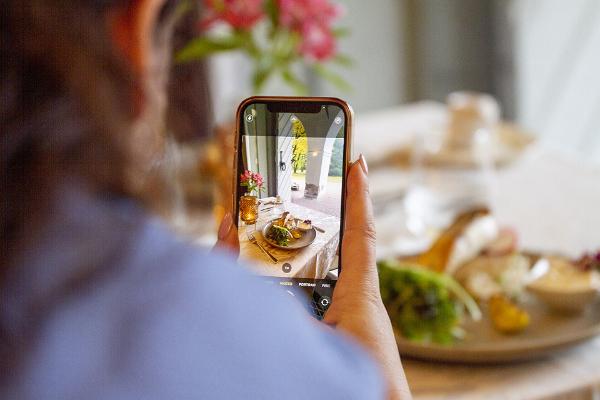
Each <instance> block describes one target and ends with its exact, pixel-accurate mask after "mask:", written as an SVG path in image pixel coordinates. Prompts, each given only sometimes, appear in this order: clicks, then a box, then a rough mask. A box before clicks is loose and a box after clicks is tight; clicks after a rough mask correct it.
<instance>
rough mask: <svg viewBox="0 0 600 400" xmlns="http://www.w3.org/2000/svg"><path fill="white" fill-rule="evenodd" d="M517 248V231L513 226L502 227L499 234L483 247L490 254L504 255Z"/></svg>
mask: <svg viewBox="0 0 600 400" xmlns="http://www.w3.org/2000/svg"><path fill="white" fill-rule="evenodd" d="M516 250H517V233H516V232H515V231H514V230H513V229H511V228H501V229H500V231H499V232H498V236H497V237H496V239H494V240H493V241H492V242H490V243H489V244H488V245H487V246H485V247H484V248H483V254H485V255H488V256H504V255H506V254H510V253H513V252H515V251H516Z"/></svg>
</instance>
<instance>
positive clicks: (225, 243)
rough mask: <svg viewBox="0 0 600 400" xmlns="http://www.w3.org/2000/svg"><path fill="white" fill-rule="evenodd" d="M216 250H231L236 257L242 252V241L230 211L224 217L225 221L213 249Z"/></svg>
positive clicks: (222, 222)
mask: <svg viewBox="0 0 600 400" xmlns="http://www.w3.org/2000/svg"><path fill="white" fill-rule="evenodd" d="M214 250H222V251H226V252H229V253H230V254H232V255H233V256H234V257H235V258H237V257H238V256H239V254H240V241H239V237H238V233H237V228H236V226H235V224H234V223H233V218H232V217H231V213H230V212H228V213H226V214H225V216H224V217H223V221H221V225H220V226H219V233H218V239H217V243H215V246H214V247H213V251H214Z"/></svg>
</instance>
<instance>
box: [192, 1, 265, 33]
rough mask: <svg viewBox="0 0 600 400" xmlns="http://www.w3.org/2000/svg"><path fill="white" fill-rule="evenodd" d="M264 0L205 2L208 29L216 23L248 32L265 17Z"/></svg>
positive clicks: (205, 19)
mask: <svg viewBox="0 0 600 400" xmlns="http://www.w3.org/2000/svg"><path fill="white" fill-rule="evenodd" d="M263 1H264V0H204V7H205V14H206V15H205V17H204V19H203V20H202V22H201V26H202V28H204V29H206V28H209V27H210V26H212V25H213V24H214V23H215V22H225V23H227V24H229V25H231V27H233V28H235V29H241V30H248V29H250V28H252V27H253V26H254V25H255V24H256V23H257V22H259V21H260V20H261V19H262V18H263V17H264V16H265V13H264V10H263Z"/></svg>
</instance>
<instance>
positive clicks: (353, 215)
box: [0, 0, 410, 399]
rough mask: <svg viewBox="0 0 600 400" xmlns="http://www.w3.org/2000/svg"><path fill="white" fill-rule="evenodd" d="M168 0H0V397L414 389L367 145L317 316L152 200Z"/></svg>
mask: <svg viewBox="0 0 600 400" xmlns="http://www.w3.org/2000/svg"><path fill="white" fill-rule="evenodd" d="M177 5H178V4H177V2H176V1H166V0H95V1H93V0H87V1H86V0H73V1H70V2H64V1H60V0H30V1H28V2H22V1H20V0H14V1H5V2H4V4H3V7H2V24H1V25H0V27H1V28H0V29H2V45H1V52H2V58H1V59H2V64H1V69H2V70H1V75H0V76H1V78H0V79H1V82H2V84H1V93H2V106H1V109H0V113H1V118H2V127H3V128H2V149H1V154H2V161H1V162H2V167H1V168H2V174H3V177H4V178H3V186H4V187H3V190H2V197H3V198H2V213H1V222H2V232H3V238H2V243H3V252H2V256H1V257H2V260H1V261H2V262H1V265H2V267H0V268H1V269H0V297H1V303H0V364H1V365H2V371H3V372H2V374H0V398H3V399H30V398H31V399H33V398H45V399H70V398H110V399H113V398H115V399H137V398H145V399H147V398H168V399H174V398H218V399H230V398H260V399H271V398H273V399H274V398H278V399H279V398H290V399H294V398H306V397H309V396H317V397H319V398H340V399H341V398H344V399H347V398H357V399H369V398H374V399H376V398H382V397H387V398H393V399H400V398H402V399H407V398H410V393H409V391H408V388H407V385H406V381H405V378H404V373H403V371H402V366H401V363H400V359H399V356H398V352H397V348H396V345H395V342H394V338H393V334H392V330H391V326H390V322H389V319H388V317H387V314H386V313H385V309H384V307H383V304H382V302H381V297H380V295H379V291H378V280H377V273H376V268H375V253H374V242H375V235H374V229H373V222H372V215H371V206H370V202H369V198H368V185H367V173H368V169H367V165H366V162H365V160H364V158H362V157H361V159H360V160H359V161H358V162H356V163H354V164H353V166H352V168H351V170H350V172H349V176H348V185H349V193H350V195H349V198H348V204H347V207H348V210H347V211H348V224H347V225H348V226H347V227H346V231H345V235H344V243H343V246H342V247H343V249H342V251H343V259H344V260H349V261H348V262H346V261H345V262H344V266H343V268H344V272H343V273H342V274H341V276H340V279H339V282H338V284H337V287H336V291H335V294H334V298H333V304H332V306H331V308H330V309H329V311H328V313H327V315H326V318H325V321H326V323H327V324H328V325H329V326H327V325H321V324H317V323H313V322H312V321H311V320H310V319H309V318H308V317H307V316H306V315H305V313H304V312H303V311H302V310H301V309H300V307H299V306H298V305H297V304H295V303H294V302H293V301H292V300H291V299H290V298H289V296H286V295H284V294H282V293H279V291H276V290H274V289H273V290H270V289H268V288H265V287H264V285H261V284H260V283H259V281H258V278H255V277H253V276H251V275H249V274H248V273H247V272H245V270H244V269H243V268H240V267H239V266H237V265H236V264H235V262H234V261H233V260H232V259H231V258H230V257H231V256H230V255H225V254H224V252H223V251H222V250H216V251H213V252H206V251H202V250H200V249H197V248H194V247H193V246H191V245H189V244H187V243H185V242H184V241H182V240H180V239H179V238H177V237H176V236H175V235H174V234H173V233H172V232H171V231H169V229H167V228H166V227H165V226H164V224H163V223H162V222H160V220H159V219H157V218H155V217H153V216H152V215H153V210H159V209H162V208H163V207H164V202H165V199H164V198H163V197H164V196H163V194H164V193H165V184H164V179H162V178H161V177H162V176H163V175H162V174H161V168H162V167H161V163H160V160H161V150H162V148H163V140H164V137H163V123H164V111H165V106H166V101H165V97H166V96H165V85H166V83H167V81H168V80H167V71H168V69H167V67H168V60H169V58H170V51H169V50H170V49H169V44H170V38H171V30H172V27H173V24H174V15H175V14H176V12H175V11H176V10H177ZM236 238H237V234H236V232H235V227H234V226H233V222H232V219H231V216H230V215H229V216H227V217H226V218H225V219H224V221H223V224H222V225H221V228H220V230H219V242H218V244H217V247H221V248H230V249H233V250H234V251H235V249H236V245H237V243H236Z"/></svg>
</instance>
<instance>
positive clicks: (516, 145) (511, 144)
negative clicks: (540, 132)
mask: <svg viewBox="0 0 600 400" xmlns="http://www.w3.org/2000/svg"><path fill="white" fill-rule="evenodd" d="M494 133H495V140H496V146H494V147H493V148H492V161H493V164H494V165H495V166H496V167H501V166H505V165H508V164H510V163H512V162H513V161H515V160H517V159H518V158H519V157H520V156H521V154H522V153H523V152H524V151H525V150H526V149H527V148H528V147H529V146H530V145H531V144H532V143H533V142H534V141H535V139H534V137H533V136H532V135H531V134H529V133H527V132H525V131H524V130H523V129H521V128H520V127H518V126H517V125H514V124H511V123H507V122H503V123H500V124H499V125H498V126H497V128H496V130H495V132H494ZM413 158H414V157H413V147H412V146H411V145H408V146H406V147H403V148H400V149H398V150H396V151H394V152H392V153H390V154H388V155H387V156H386V157H384V158H383V159H381V160H380V161H379V162H372V163H371V164H373V165H374V166H383V165H397V166H402V167H410V166H411V162H412V160H413ZM423 163H424V165H426V166H429V167H441V168H461V169H463V168H464V169H470V168H477V167H478V165H479V163H478V161H477V160H476V159H475V158H474V157H473V152H472V151H471V149H470V148H453V147H447V146H441V147H440V148H439V149H438V150H437V151H435V152H433V151H426V152H425V153H424V154H423Z"/></svg>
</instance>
